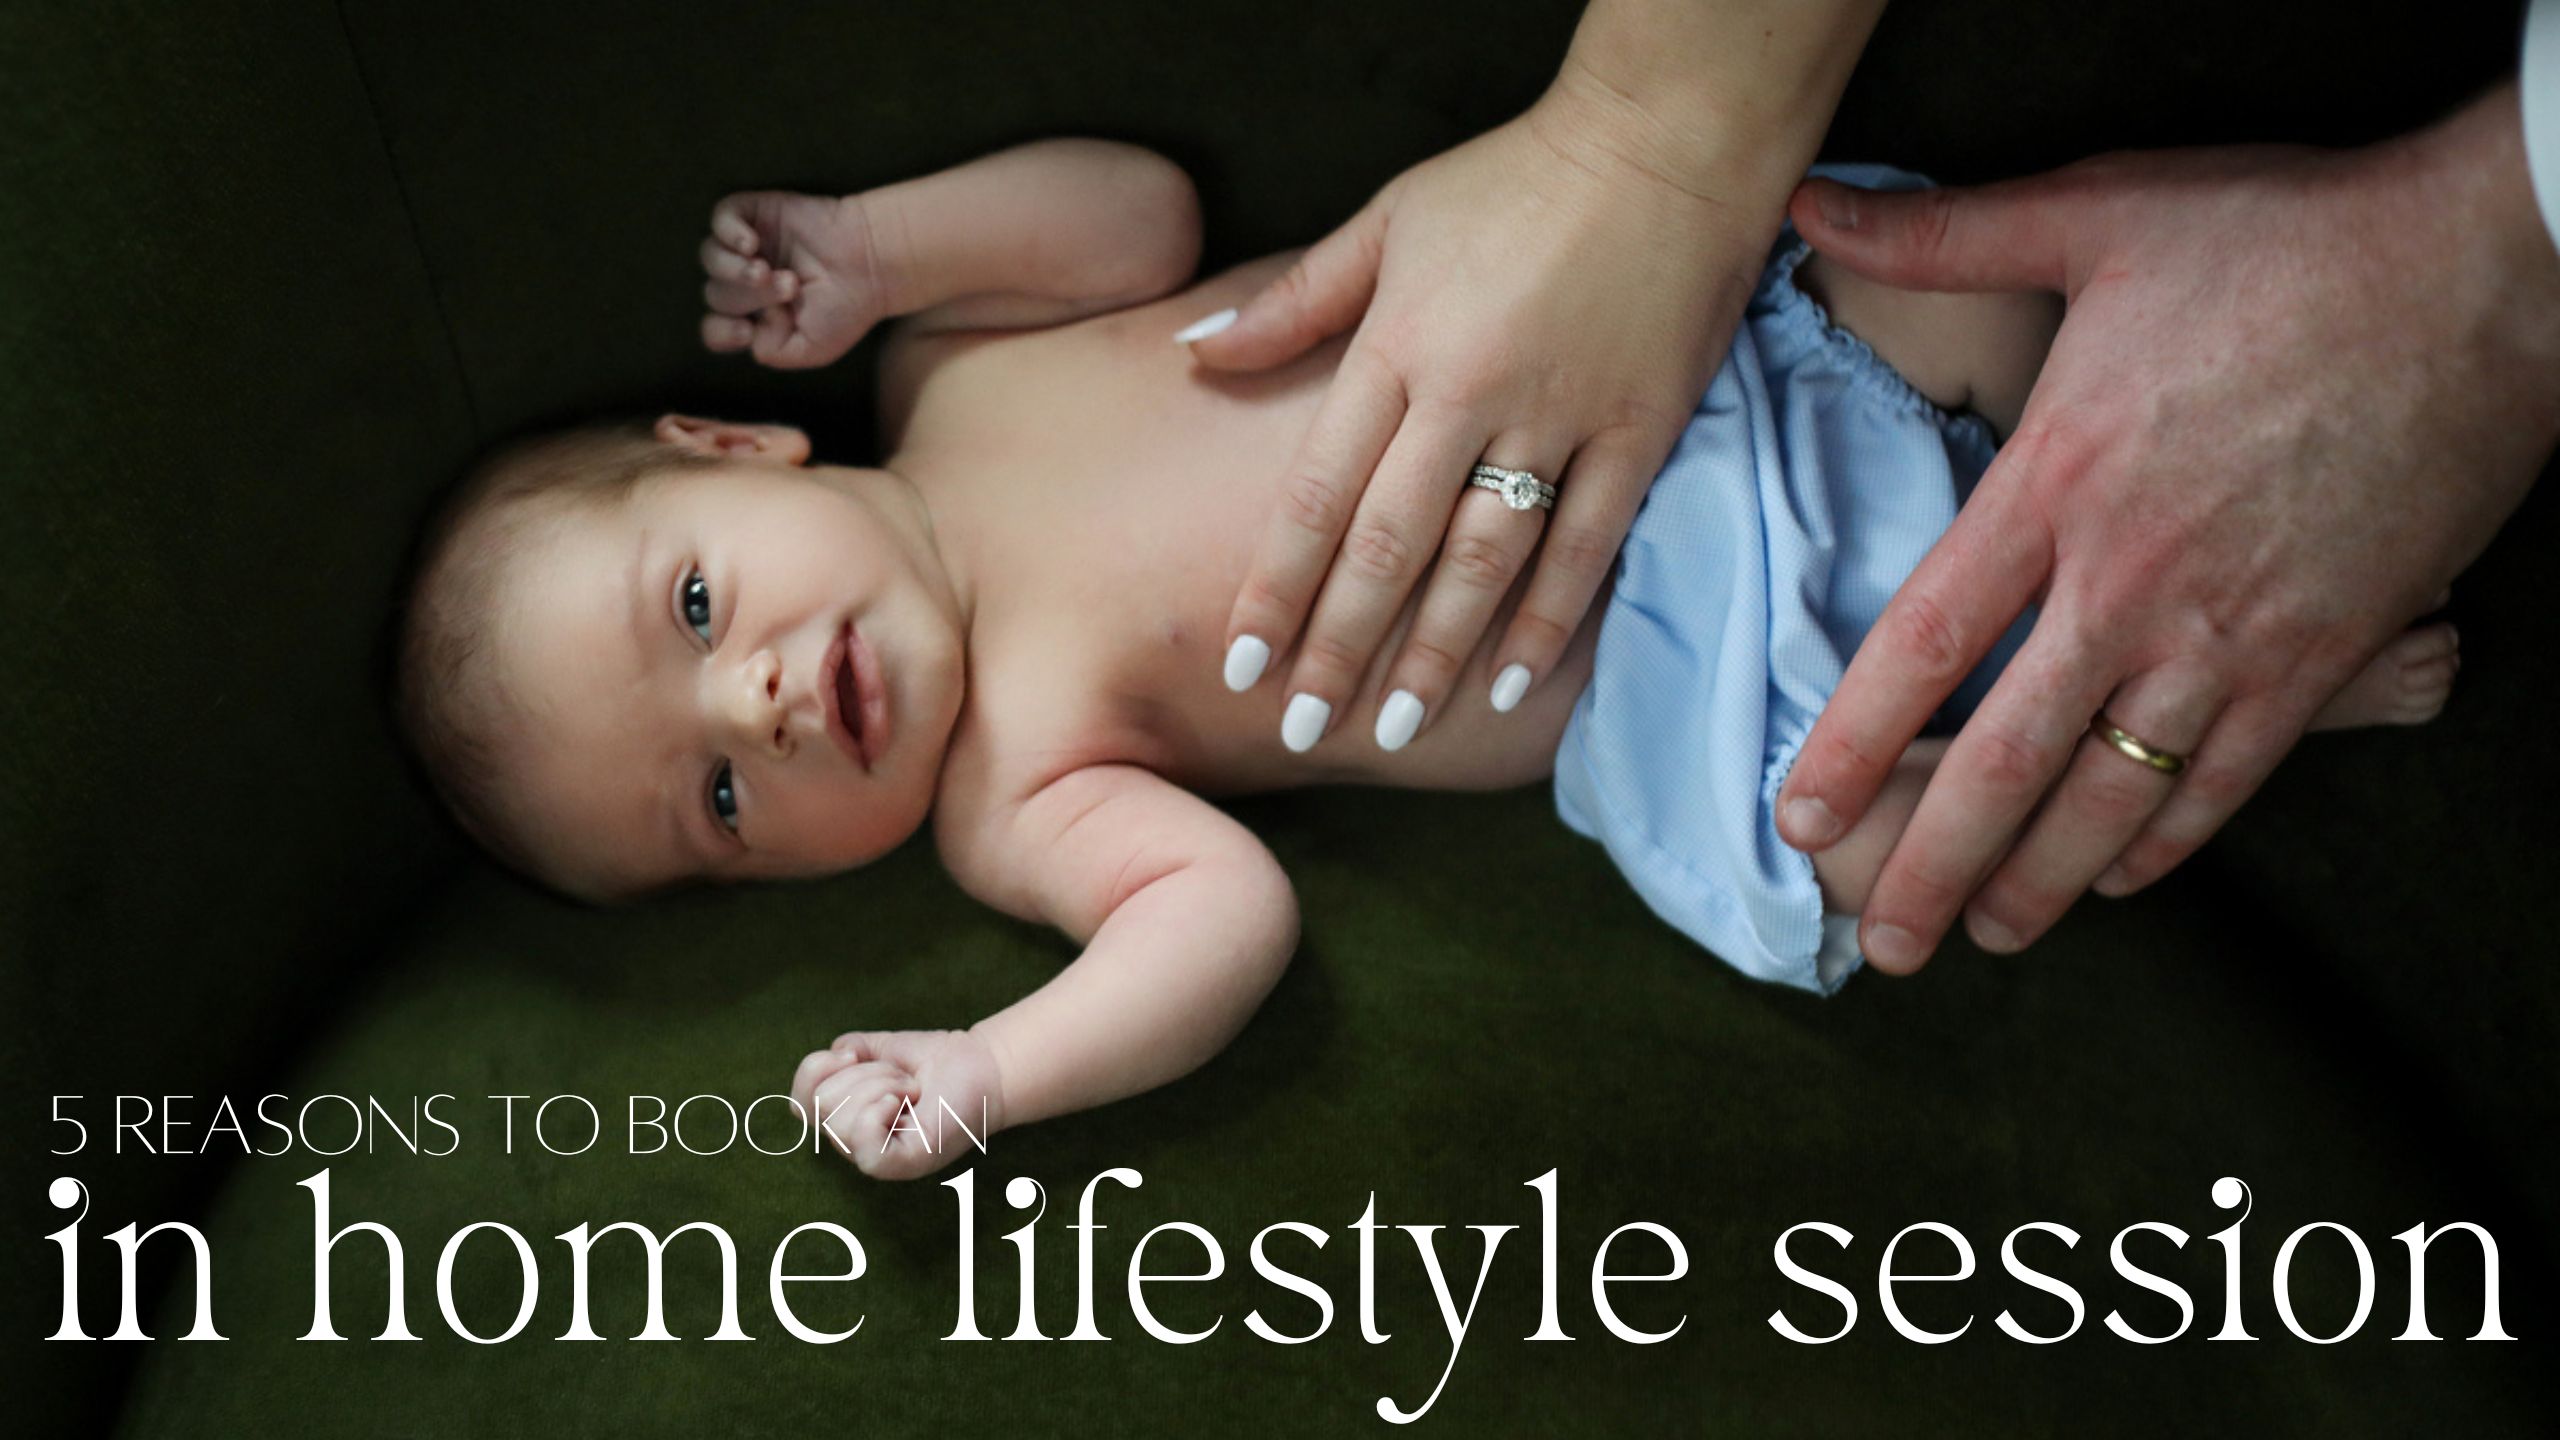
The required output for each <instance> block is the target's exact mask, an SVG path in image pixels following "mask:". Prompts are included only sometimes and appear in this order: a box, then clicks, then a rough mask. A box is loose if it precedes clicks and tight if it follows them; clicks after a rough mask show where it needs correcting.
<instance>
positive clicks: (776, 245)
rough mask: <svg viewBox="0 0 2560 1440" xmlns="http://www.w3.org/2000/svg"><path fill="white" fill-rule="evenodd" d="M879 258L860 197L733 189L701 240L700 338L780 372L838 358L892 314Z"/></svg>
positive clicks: (715, 347)
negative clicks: (888, 310) (885, 297)
mask: <svg viewBox="0 0 2560 1440" xmlns="http://www.w3.org/2000/svg"><path fill="white" fill-rule="evenodd" d="M874 260H875V256H874V254H873V252H872V248H871V227H870V226H869V224H867V223H866V222H865V221H864V218H863V212H862V203H861V197H859V196H854V195H847V196H843V197H840V198H839V197H830V196H822V195H794V194H791V193H789V192H787V191H781V190H746V191H741V192H739V193H738V194H735V195H731V196H728V197H727V198H725V199H723V200H722V201H721V202H720V203H719V204H718V205H715V206H713V207H712V210H711V234H710V235H709V236H708V237H707V238H705V239H704V240H703V242H702V269H703V272H704V274H706V275H708V276H709V277H710V279H709V280H708V282H707V283H705V284H704V285H703V287H702V299H703V303H704V304H705V305H707V306H709V307H710V310H711V313H710V314H708V315H705V316H703V317H702V343H703V344H704V345H705V346H706V347H708V348H710V349H712V350H714V351H717V352H720V353H723V354H726V353H729V352H732V351H738V350H752V351H753V352H754V354H755V358H756V361H757V363H759V364H763V365H770V366H772V367H773V368H775V369H777V370H811V369H816V368H817V367H819V366H822V365H832V364H834V363H835V362H836V361H837V360H839V359H842V358H843V356H844V353H845V352H846V351H848V350H850V349H852V348H853V346H854V342H855V341H858V340H860V339H861V338H862V337H863V336H864V335H865V334H866V333H868V332H869V331H870V329H871V327H872V326H874V325H876V324H878V323H879V322H880V321H881V320H882V319H884V318H886V307H885V306H884V304H883V303H882V298H881V295H880V284H879V278H878V277H879V269H878V266H877V265H876V264H874Z"/></svg>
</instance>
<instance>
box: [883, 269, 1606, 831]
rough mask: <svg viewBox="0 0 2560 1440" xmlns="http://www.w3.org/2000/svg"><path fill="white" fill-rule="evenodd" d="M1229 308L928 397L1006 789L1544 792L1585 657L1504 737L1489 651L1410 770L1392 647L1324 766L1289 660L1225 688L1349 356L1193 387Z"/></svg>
mask: <svg viewBox="0 0 2560 1440" xmlns="http://www.w3.org/2000/svg"><path fill="white" fill-rule="evenodd" d="M1209 289H1210V287H1203V290H1204V291H1206V290H1209ZM1216 303H1220V302H1219V300H1218V297H1217V296H1216V295H1214V294H1201V293H1200V292H1195V295H1194V296H1193V297H1184V298H1182V299H1180V300H1178V301H1176V302H1173V303H1172V304H1169V305H1166V306H1159V307H1148V308H1147V309H1146V310H1142V311H1136V312H1124V313H1123V314H1122V315H1120V316H1114V317H1111V318H1110V319H1109V320H1107V321H1104V322H1097V323H1090V324H1087V325H1084V326H1078V327H1073V328H1071V329H1067V330H1062V331H1056V332H1048V333H1045V334H1042V335H1037V336H1029V337H1023V338H1021V339H1018V340H1011V341H1005V342H1001V345H1000V346H999V345H987V346H984V347H982V348H980V349H978V350H976V351H973V352H971V353H968V354H964V355H959V356H955V357H954V358H953V359H952V360H951V361H949V362H947V364H946V365H945V367H944V369H943V371H942V372H940V373H937V374H936V375H935V376H934V377H933V380H932V381H931V382H930V383H928V384H927V385H926V386H925V387H924V389H923V392H922V394H921V397H920V399H919V401H918V404H917V407H916V410H915V413H914V416H913V418H912V419H911V421H910V424H909V427H908V430H907V432H906V440H907V444H906V445H905V446H904V447H902V454H904V453H906V452H907V451H909V450H912V451H915V452H917V455H918V456H919V457H920V458H921V459H922V463H923V467H924V468H926V469H928V470H931V471H933V472H935V483H944V482H946V481H947V483H950V484H952V485H955V486H960V487H965V489H966V492H967V494H968V497H969V503H970V507H971V513H972V514H973V516H975V517H976V519H977V521H978V529H979V530H980V531H981V532H982V533H983V536H984V542H983V544H982V546H981V548H980V553H979V556H978V571H979V578H978V587H979V595H978V611H977V615H976V618H975V621H974V623H973V625H972V629H971V635H970V652H971V655H970V681H969V683H970V693H969V698H968V701H967V704H968V706H969V708H970V711H971V712H973V713H972V715H971V716H969V717H967V720H966V722H965V723H964V733H963V736H962V737H961V738H962V740H963V742H964V744H965V743H968V742H969V741H971V740H973V739H974V740H975V741H976V742H977V743H978V744H979V745H980V746H981V747H982V748H983V749H985V750H988V751H992V752H1003V753H1002V754H1000V755H997V754H990V755H987V756H984V757H981V758H982V760H983V761H985V762H986V763H993V764H1002V765H1004V766H1005V768H1008V769H1010V768H1013V767H1014V764H1015V763H1016V759H1017V758H1019V757H1030V759H1031V761H1032V765H1033V768H1036V769H1049V770H1057V771H1062V770H1063V769H1064V768H1071V767H1072V766H1074V765H1077V764H1092V763H1104V762H1111V761H1121V762H1127V763H1134V764H1140V765H1144V766H1146V767H1147V768H1150V769H1153V770H1156V771H1157V772H1159V773H1162V774H1164V775H1166V776H1167V777H1168V778H1171V779H1174V780H1176V781H1177V782H1178V783H1182V784H1185V785H1187V786H1190V787H1192V788H1194V789H1199V790H1203V791H1208V792H1212V793H1226V792H1238V791H1251V790H1263V789H1273V788H1281V787H1286V786H1292V785H1299V784H1310V783H1329V782H1330V783H1384V784H1407V785H1423V786H1433V787H1467V788H1474V787H1480V786H1487V785H1501V784H1510V783H1520V782H1523V781H1526V780H1529V779H1534V778H1536V777H1538V776H1541V775H1543V774H1545V773H1546V772H1547V768H1548V764H1549V762H1550V760H1551V757H1552V755H1553V751H1554V745H1555V740H1556V736H1557V734H1559V733H1560V732H1561V729H1562V726H1563V721H1564V717H1565V714H1566V713H1567V711H1568V710H1569V708H1570V705H1571V700H1572V697H1573V695H1574V694H1575V693H1578V691H1579V689H1580V680H1581V677H1582V675H1583V674H1584V673H1587V669H1586V667H1587V655H1588V646H1587V645H1577V646H1576V647H1574V650H1575V653H1574V655H1573V656H1572V658H1571V662H1570V663H1569V665H1568V666H1567V671H1568V673H1566V674H1563V675H1560V676H1559V677H1557V678H1558V680H1559V682H1560V683H1559V684H1557V685H1556V686H1554V687H1543V686H1542V687H1541V691H1542V692H1543V696H1542V697H1533V700H1536V699H1539V698H1543V699H1544V701H1545V703H1533V704H1531V705H1527V706H1524V707H1523V708H1522V710H1521V711H1520V712H1515V713H1514V714H1513V715H1510V716H1501V717H1496V716H1493V715H1492V713H1491V711H1490V708H1489V706H1488V705H1487V704H1486V703H1485V701H1484V698H1483V692H1484V690H1485V689H1486V687H1488V686H1489V684H1490V680H1491V675H1490V666H1489V659H1490V640H1491V637H1490V636H1489V637H1488V644H1487V645H1486V646H1485V647H1480V649H1479V653H1478V655H1477V656H1476V657H1475V660H1474V662H1473V663H1471V664H1470V666H1469V667H1468V671H1467V673H1466V674H1465V675H1464V676H1462V677H1461V679H1460V682H1459V687H1460V688H1459V692H1458V694H1457V695H1456V696H1454V697H1453V699H1452V702H1451V703H1450V705H1449V706H1448V707H1446V708H1447V714H1446V715H1445V716H1443V717H1435V723H1434V725H1433V726H1432V727H1431V729H1430V730H1429V731H1427V732H1426V733H1425V735H1424V736H1423V738H1422V740H1420V741H1417V742H1416V743H1415V744H1414V745H1412V746H1410V747H1408V748H1407V749H1406V750H1405V751H1403V752H1399V753H1398V754H1396V755H1392V756H1391V755H1388V754H1387V753H1385V752H1383V751H1380V750H1379V749H1378V748H1377V747H1376V745H1375V743H1374V741H1373V740H1371V738H1370V731H1371V728H1372V726H1373V725H1374V721H1375V710H1376V707H1377V704H1378V703H1379V701H1380V700H1381V699H1382V698H1383V690H1384V681H1385V677H1386V671H1387V667H1388V663H1389V662H1390V661H1391V660H1392V658H1393V655H1394V647H1393V644H1392V643H1390V644H1389V645H1387V646H1382V647H1381V648H1380V650H1379V652H1378V655H1377V657H1376V659H1375V660H1374V661H1373V663H1372V664H1371V666H1370V667H1369V671H1368V673H1367V675H1366V676H1364V678H1363V683H1362V685H1361V687H1360V691H1359V693H1358V694H1356V695H1355V696H1353V697H1352V698H1351V700H1350V702H1349V704H1348V705H1347V706H1345V707H1344V709H1343V713H1342V715H1341V717H1340V719H1339V720H1338V721H1337V723H1336V725H1335V726H1334V727H1333V730H1332V731H1331V732H1330V733H1329V734H1328V735H1327V736H1326V738H1325V740H1324V741H1323V742H1322V743H1320V744H1319V745H1318V746H1317V747H1316V749H1315V750H1314V751H1313V752H1311V753H1309V754H1306V755H1296V754H1292V753H1290V752H1289V751H1288V750H1287V749H1286V748H1285V747H1284V746H1282V745H1281V743H1280V739H1279V735H1280V718H1281V714H1282V711H1283V709H1284V708H1285V706H1286V704H1287V700H1288V690H1287V686H1286V679H1287V674H1288V663H1289V660H1290V656H1288V655H1287V654H1283V655H1282V656H1280V657H1278V659H1277V660H1276V661H1275V662H1274V664H1273V666H1272V667H1271V669H1270V671H1269V672H1267V674H1266V677H1265V679H1264V680H1263V682H1262V683H1261V684H1259V685H1257V686H1255V687H1254V688H1253V689H1252V690H1250V691H1248V692H1246V693H1245V694H1243V695H1236V694H1232V693H1230V692H1229V691H1228V690H1227V689H1226V687H1225V685H1224V683H1223V682H1222V680H1221V669H1222V664H1221V662H1222V660H1223V657H1224V651H1225V647H1226V641H1227V634H1226V631H1227V624H1228V618H1229V614H1230V612H1231V610H1232V608H1233V606H1234V604H1235V600H1236V595H1237V592H1238V589H1239V587H1240V586H1241V585H1242V583H1243V582H1244V580H1245V577H1246V575H1247V573H1248V570H1249V569H1250V565H1251V561H1252V557H1253V555H1254V553H1255V550H1256V547H1257V546H1258V545H1259V544H1260V543H1261V540H1262V537H1263V532H1264V529H1265V527H1266V525H1267V524H1268V522H1269V521H1270V519H1271V517H1272V515H1273V513H1274V507H1275V505H1276V504H1277V503H1279V501H1280V499H1281V491H1282V486H1283V482H1284V480H1285V478H1286V477H1287V475H1288V474H1289V472H1290V466H1291V462H1292V461H1293V459H1294V458H1295V456H1296V451H1297V447H1298V444H1299V442H1300V440H1301V439H1302V438H1303V437H1304V436H1305V434H1306V431H1307V427H1308V426H1309V425H1310V424H1311V423H1312V421H1313V420H1314V417H1315V413H1316V409H1317V407H1318V406H1319V405H1320V404H1321V403H1322V400H1323V397H1324V387H1325V384H1326V382H1327V381H1328V380H1329V379H1330V377H1331V374H1332V370H1333V366H1334V363H1335V361H1336V360H1337V359H1338V356H1339V347H1338V346H1336V347H1327V348H1326V349H1324V350H1322V351H1320V352H1318V353H1317V354H1315V355H1312V356H1310V357H1308V358H1307V359H1305V360H1303V361H1301V362H1299V363H1297V364H1295V365H1292V366H1290V367H1288V368H1286V369H1284V370H1282V371H1279V372H1277V373H1274V374H1271V375H1266V376H1260V377H1252V378H1249V379H1241V380H1239V379H1235V378H1231V377H1223V376H1217V375H1214V374H1211V373H1209V372H1205V371H1200V370H1197V369H1195V368H1194V367H1193V366H1192V365H1191V364H1190V362H1189V359H1188V357H1187V355H1185V354H1184V353H1183V352H1182V351H1181V349H1180V347H1179V346H1176V345H1174V344H1173V343H1172V342H1171V340H1170V338H1169V337H1170V334H1171V332H1172V330H1173V329H1175V328H1177V327H1178V325H1179V324H1180V320H1179V319H1177V318H1175V316H1176V315H1177V314H1180V315H1187V314H1188V313H1189V312H1190V311H1192V310H1197V309H1200V308H1203V307H1204V306H1206V307H1208V308H1214V307H1215V304H1216ZM1154 311H1162V312H1163V313H1162V314H1160V315H1159V314H1154V313H1150V312H1154ZM1167 321H1170V322H1171V323H1166V322H1167ZM1415 598H1416V599H1417V600H1418V598H1419V592H1418V591H1417V592H1416V596H1415ZM1411 610H1412V605H1411V603H1408V605H1407V607H1406V613H1405V615H1404V616H1402V617H1400V618H1399V620H1398V621H1397V623H1396V625H1395V626H1394V628H1393V630H1392V631H1391V641H1392V638H1393V637H1396V636H1400V635H1401V634H1402V631H1403V629H1404V628H1405V624H1406V623H1407V621H1409V619H1410V615H1411ZM1479 672H1481V673H1479ZM1477 712H1482V713H1481V714H1478V713H1477Z"/></svg>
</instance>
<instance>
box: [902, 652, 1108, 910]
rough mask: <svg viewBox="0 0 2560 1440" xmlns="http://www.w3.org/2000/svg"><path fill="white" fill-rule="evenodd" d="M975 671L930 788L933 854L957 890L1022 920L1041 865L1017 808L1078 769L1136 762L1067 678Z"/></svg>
mask: <svg viewBox="0 0 2560 1440" xmlns="http://www.w3.org/2000/svg"><path fill="white" fill-rule="evenodd" d="M991 648H995V649H997V650H998V651H999V653H1000V652H1001V647H991ZM987 658H989V659H995V658H996V657H992V656H991V657H987ZM971 669H972V674H971V677H970V678H971V685H972V694H971V696H970V699H969V702H968V704H967V705H966V706H965V707H964V709H963V710H962V712H961V716H960V720H959V722H958V723H957V724H956V725H955V726H954V727H953V729H952V735H951V741H950V743H949V745H948V746H947V747H945V749H944V751H943V761H942V771H941V775H940V778H939V779H938V780H937V781H936V787H935V792H934V804H933V821H932V824H933V837H934V847H935V850H936V851H937V853H939V855H940V856H941V858H942V863H943V866H944V868H945V869H947V870H949V871H950V872H951V875H952V878H953V879H955V880H957V881H958V882H959V883H960V886H961V888H962V889H964V890H966V891H968V892H969V893H970V894H971V895H972V896H974V897H975V898H977V899H978V900H980V901H983V902H985V903H987V904H990V905H993V906H995V907H996V908H998V909H1000V910H1004V911H1006V912H1007V913H1009V914H1016V915H1025V914H1027V912H1026V909H1025V908H1024V907H1025V905H1026V904H1027V901H1026V900H1025V898H1024V897H1023V896H1022V895H1021V894H1019V893H1018V892H1019V891H1020V890H1021V888H1022V883H1023V876H1024V874H1025V872H1026V871H1027V869H1028V868H1029V862H1031V861H1033V860H1036V859H1037V857H1036V856H1029V855H1026V854H1025V853H1023V844H1022V839H1021V836H1020V834H1019V833H1018V827H1017V825H1016V823H1015V822H1016V821H1017V820H1018V818H1019V817H1020V815H1021V813H1022V810H1023V807H1024V806H1025V805H1027V804H1029V803H1030V802H1031V800H1032V799H1033V798H1034V797H1036V796H1038V795H1039V794H1040V793H1041V792H1043V791H1045V790H1047V789H1048V788H1049V787H1050V786H1052V785H1054V784H1056V783H1057V782H1058V781H1060V780H1061V779H1064V778H1065V777H1067V776H1069V775H1072V774H1074V773H1076V772H1077V771H1080V770H1084V769H1087V768H1090V767H1092V766H1095V765H1107V764H1125V763H1129V762H1130V761H1131V760H1132V759H1134V758H1136V757H1135V756H1133V755H1132V753H1130V749H1129V747H1128V746H1127V745H1125V744H1115V743H1113V741H1112V739H1111V736H1112V735H1113V734H1114V733H1115V727H1113V726H1112V725H1110V724H1109V723H1108V721H1107V719H1106V717H1105V715H1104V713H1103V709H1102V707H1101V706H1100V705H1099V704H1098V703H1097V702H1096V699H1095V697H1094V696H1093V695H1091V694H1089V693H1086V692H1085V691H1084V690H1083V689H1082V688H1080V687H1078V686H1076V685H1074V684H1073V683H1071V680H1072V677H1071V676H1069V675H1066V674H1062V673H1060V672H1059V671H1057V670H1054V669H1052V668H1051V667H1047V666H1043V665H1039V664H1036V663H1034V664H1016V665H1012V666H1007V665H1004V664H1002V663H1001V661H1000V660H999V661H998V663H997V664H996V665H995V666H994V667H993V670H994V673H992V674H991V673H989V671H988V669H986V668H983V667H982V664H981V663H980V662H978V660H977V657H973V664H972V667H971ZM1033 918H1036V917H1033Z"/></svg>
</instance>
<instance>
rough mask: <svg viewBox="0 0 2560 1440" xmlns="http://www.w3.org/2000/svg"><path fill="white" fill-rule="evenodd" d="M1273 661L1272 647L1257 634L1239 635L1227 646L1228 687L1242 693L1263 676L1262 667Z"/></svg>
mask: <svg viewBox="0 0 2560 1440" xmlns="http://www.w3.org/2000/svg"><path fill="white" fill-rule="evenodd" d="M1270 663H1271V647H1270V646H1268V645H1266V644H1264V643H1263V642H1262V639H1261V637H1259V636H1255V635H1239V636H1237V637H1236V643H1234V644H1233V645H1230V646H1228V647H1227V688H1228V689H1230V690H1233V691H1234V692H1236V693H1237V694H1239V695H1241V694H1243V693H1244V692H1246V691H1247V690H1250V689H1252V688H1253V682H1254V681H1256V680H1259V679H1261V678H1262V667H1263V666H1265V665H1268V664H1270Z"/></svg>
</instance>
